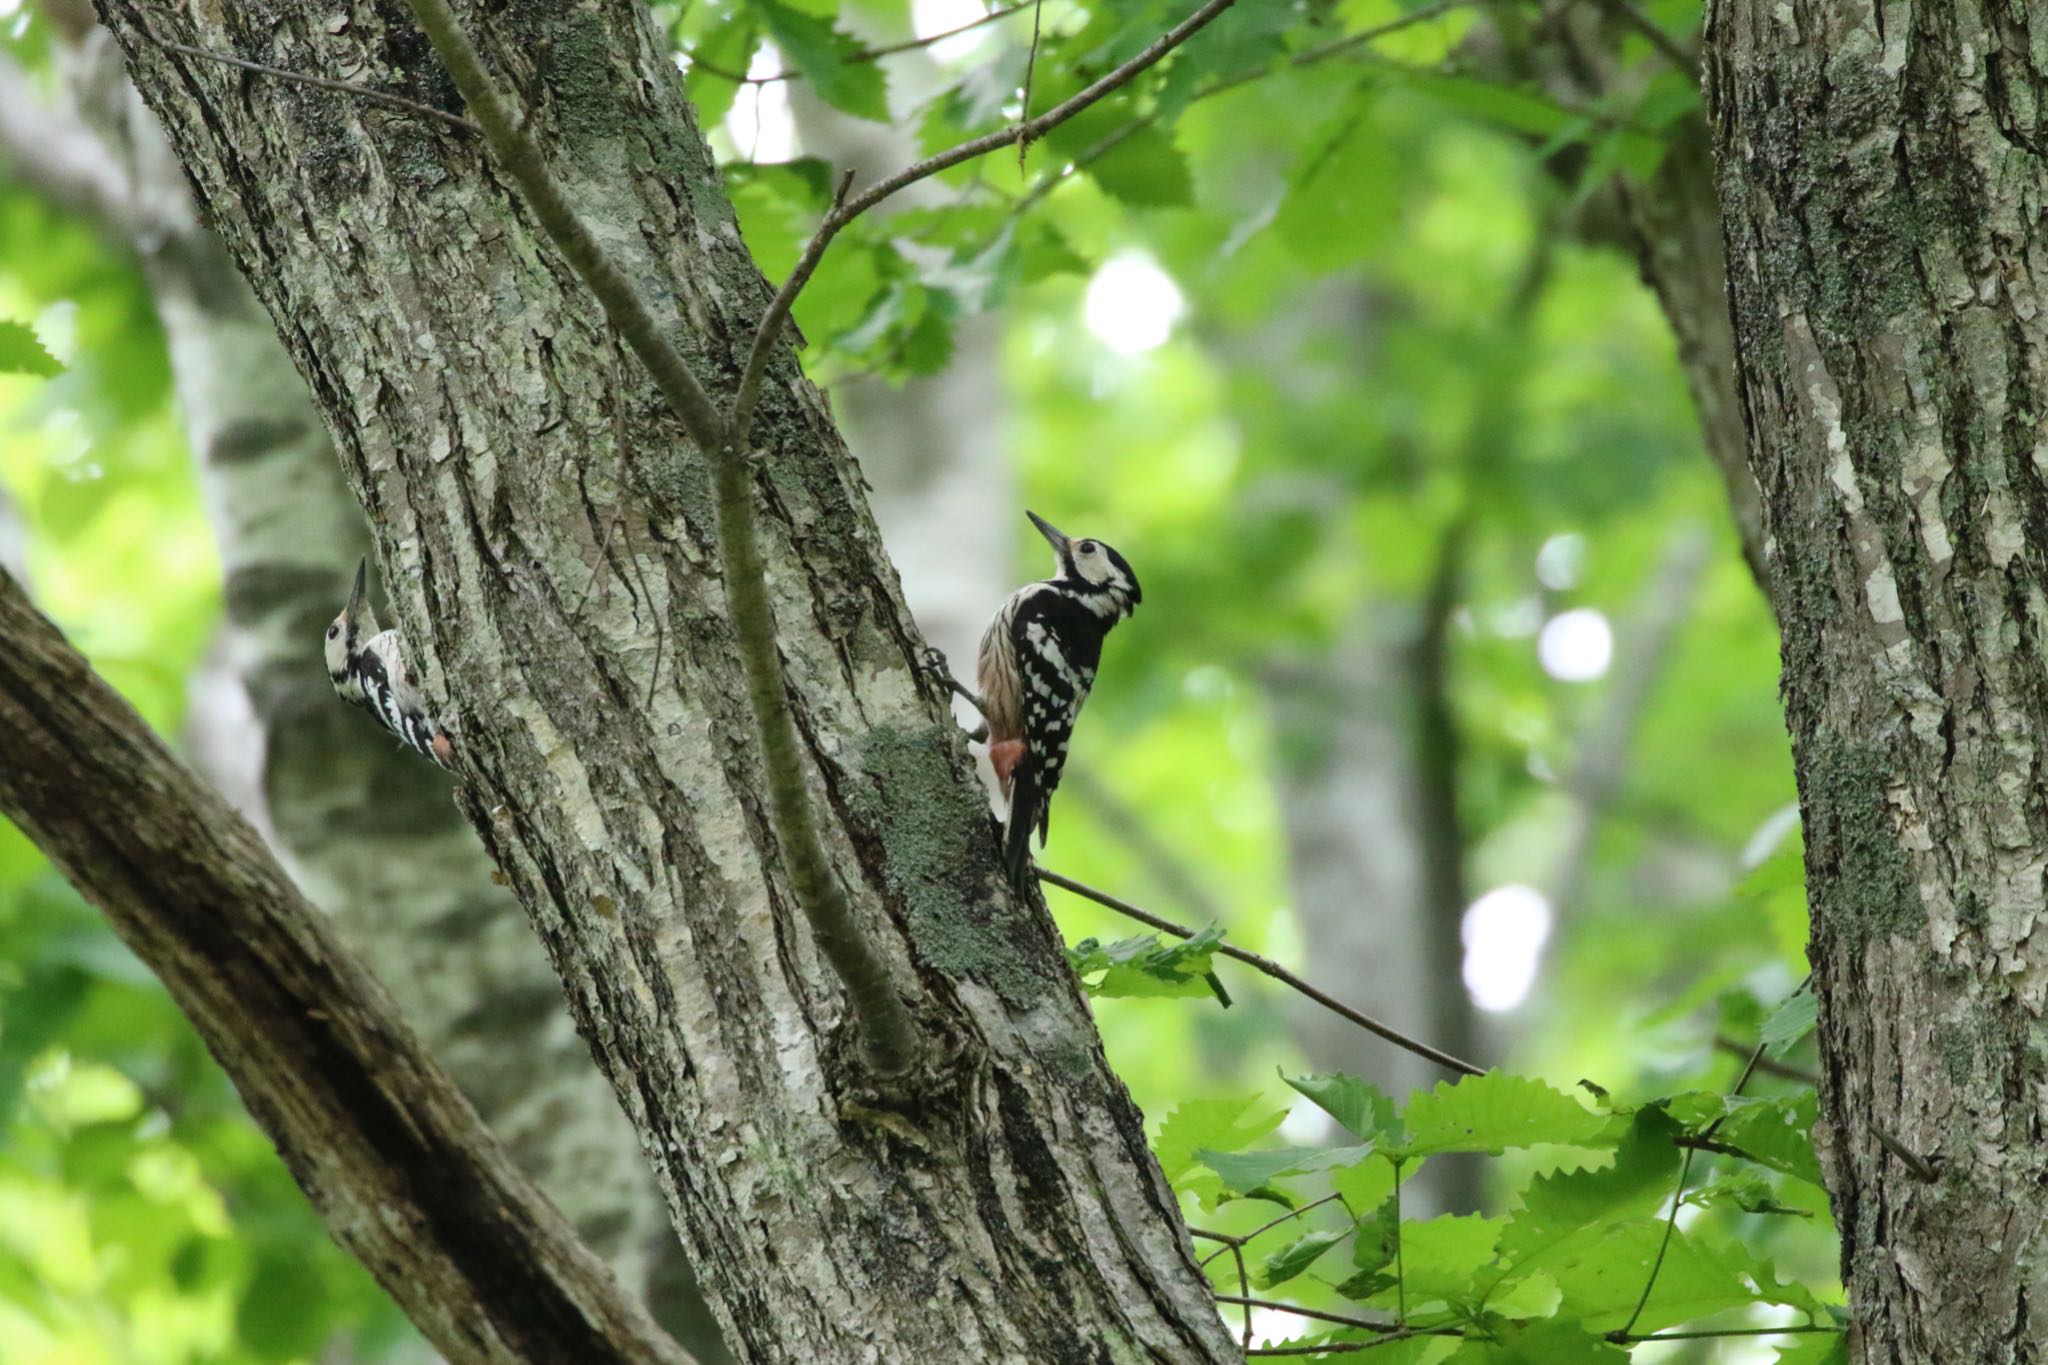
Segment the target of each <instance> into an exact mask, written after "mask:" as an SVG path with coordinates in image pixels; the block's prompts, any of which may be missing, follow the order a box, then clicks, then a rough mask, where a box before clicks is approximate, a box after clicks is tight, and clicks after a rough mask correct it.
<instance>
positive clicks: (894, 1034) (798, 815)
mask: <svg viewBox="0 0 2048 1365" xmlns="http://www.w3.org/2000/svg"><path fill="white" fill-rule="evenodd" d="M1223 2H1224V3H1228V0H1223ZM406 3H407V5H408V6H409V7H410V8H411V10H412V13H413V17H414V18H415V19H416V20H417V21H418V22H419V25H420V27H421V28H422V29H423V30H424V31H425V32H426V35H427V40H428V41H429V42H431V43H432V44H433V46H434V50H435V51H436V52H437V53H439V54H440V57H441V60H442V62H443V63H444V64H445V65H446V66H447V67H448V72H449V74H450V75H451V76H452V77H453V78H454V80H455V85H456V88H457V89H458V90H460V91H461V92H462V98H463V100H464V101H465V102H466V103H467V104H468V105H469V108H470V112H472V113H473V114H475V115H476V120H477V123H478V124H479V125H481V126H482V128H483V133H484V139H485V141H486V142H488V143H489V144H490V148H491V152H492V154H493V155H494V156H495V157H496V158H497V160H498V164H499V165H500V166H501V167H502V168H503V169H504V170H505V171H506V173H507V174H509V175H510V176H511V177H512V179H513V180H514V181H515V182H517V184H518V185H519V189H520V192H521V193H523V194H524V195H525V196H526V200H527V203H528V205H529V206H530V207H531V208H532V209H533V213H534V217H535V219H536V220H537V221H538V222H539V224H540V226H541V228H542V230H543V231H544V232H546V233H547V236H548V239H549V240H550V241H551V242H553V243H554V245H555V248H556V249H557V250H558V251H560V252H561V253H562V256H563V258H564V259H566V260H567V261H568V262H569V264H570V266H571V267H572V268H574V270H575V271H576V274H577V275H578V277H580V278H581V279H582V280H583V282H584V284H585V285H587V286H588V287H589V289H590V291H591V293H593V294H595V295H597V299H598V303H599V304H600V305H601V306H602V307H603V309H604V313H605V316H606V317H607V318H608V319H610V320H611V324H612V326H613V327H615V328H616V329H617V330H618V334H619V335H620V337H622V338H623V339H624V340H625V342H626V344H627V345H628V346H630V347H632V348H633V353H634V354H635V355H637V356H638V357H639V358H640V360H641V363H642V364H644V365H646V367H647V369H648V372H649V373H650V374H652V375H653V376H654V382H655V384H656V385H657V386H658V387H659V388H660V389H661V392H662V396H663V397H664V398H666V399H667V400H668V404H669V406H670V407H671V408H672V409H674V411H675V414H676V416H677V418H678V419H679V420H680V421H681V422H682V424H683V428H684V430H685V431H686V432H688V433H689V436H690V439H691V440H692V441H694V442H695V443H696V444H697V447H698V449H699V450H700V451H702V452H703V454H704V456H705V458H706V459H708V460H709V461H710V463H711V468H712V475H713V480H714V483H715V486H716V490H717V499H718V558H719V567H720V569H721V571H722V575H723V578H724V582H725V592H726V600H727V606H728V610H729V612H730V614H731V617H732V627H733V633H734V634H735V635H736V636H737V637H738V639H739V645H740V655H741V658H742V660H743V662H744V664H745V667H746V672H747V697H748V700H749V702H750V703H751V705H752V707H753V712H754V724H755V729H756V732H757V736H758V738H759V740H760V743H761V751H762V757H763V760H764V763H765V767H766V769H767V775H768V796H769V806H770V810H771V811H772V813H773V816H774V823H775V835H776V839H777V842H778V843H779V844H780V845H781V848H782V856H783V861H784V863H785V865H786V866H787V868H788V872H789V878H790V882H791V885H792V888H793V889H794V891H795V893H796V899H797V903H798V904H799V905H800V906H802V908H803V911H804V915H805V918H806V919H808V920H809V922H810V926H811V932H812V934H813V936H814V937H815V938H816V940H817V943H818V949H819V951H820V952H821V953H823V954H824V957H825V960H826V961H827V962H828V963H830V964H831V966H832V969H833V971H834V972H835V973H837V974H838V976H839V979H840V981H841V982H842V983H844V984H845V986H846V993H847V1000H848V1002H849V1004H850V1005H851V1007H852V1009H853V1012H854V1015H855V1017H856V1018H857V1019H858V1020H859V1023H860V1038H861V1046H862V1050H863V1052H864V1055H865V1056H866V1058H867V1062H868V1065H869V1066H870V1067H871V1068H873V1069H874V1070H875V1071H876V1072H877V1073H879V1074H881V1075H885V1076H886V1075H894V1074H896V1073H898V1072H901V1071H903V1070H905V1069H907V1068H908V1067H909V1065H910V1063H911V1060H912V1056H913V1054H914V1053H915V1051H916V1035H915V1032H914V1030H913V1028H912V1026H911V1022H910V1012H909V1010H908V1009H906V1008H905V1007H904V1004H903V1001H902V1000H901V998H899V997H898V996H897V994H896V988H895V984H894V982H893V981H892V980H891V979H890V976H889V969H888V966H887V964H886V963H884V962H883V961H882V959H881V957H880V955H879V954H877V953H876V952H875V950H874V946H873V945H872V944H870V943H869V942H868V941H867V939H866V938H865V937H864V936H863V935H862V934H861V932H860V927H859V925H858V924H857V923H856V922H855V920H854V916H853V908H852V906H851V905H850V904H848V902H847V899H846V894H845V892H844V891H843V890H842V889H841V887H840V885H839V880H838V878H837V877H836V876H835V875H834V874H833V870H832V866H831V861H830V859H829V858H828V857H827V856H826V853H825V846H824V844H823V842H822V841H821V840H820V839H819V837H818V832H817V826H816V824H815V823H814V820H813V817H812V814H811V800H810V792H809V790H808V788H807V786H806V784H805V780H804V765H803V760H802V756H801V753H800V746H799V743H798V740H797V733H796V721H795V719H794V718H793V717H792V716H791V715H790V711H789V696H788V690H787V684H786V682H785V681H784V678H783V673H782V656H781V652H780V650H779V649H778V647H777V645H776V628H775V612H774V606H773V604H772V603H771V602H770V600H769V597H768V582H767V576H766V573H765V571H764V569H763V567H762V562H761V552H760V546H759V542H758V540H757V538H756V532H755V526H754V505H753V488H752V481H753V480H752V470H751V467H750V466H749V465H748V463H747V462H746V460H745V458H744V456H745V450H746V443H745V433H744V430H743V425H744V424H743V423H741V422H739V421H737V420H729V419H728V418H726V417H725V416H722V415H721V414H720V413H719V411H718V409H717V408H716V406H715V405H714V404H713V403H712V401H711V397H710V395H709V394H707V393H706V392H705V391H704V389H703V386H702V385H700V384H698V382H697V379H696V376H695V375H693V374H691V373H690V368H689V365H688V363H687V362H686V361H685V360H684V359H683V356H682V352H680V351H678V350H677V349H676V348H675V346H674V345H673V344H672V343H671V342H670V341H669V339H668V337H667V336H666V335H664V334H663V332H662V330H661V327H660V325H659V324H658V323H657V322H656V321H655V320H654V315H653V314H652V313H651V312H650V311H649V310H648V307H647V304H646V302H645V301H644V300H642V299H641V297H640V296H639V294H638V292H636V291H635V290H634V288H633V285H632V283H631V282H630V281H628V280H627V279H626V277H625V274H624V273H623V272H622V271H620V269H619V268H618V266H617V265H616V264H614V263H613V261H612V260H611V258H610V257H609V256H607V255H606V254H605V253H604V250H603V248H601V247H600V246H598V244H597V240H596V239H595V238H594V237H592V236H591V235H590V230H589V229H588V228H587V227H585V226H584V225H583V220H582V219H581V218H579V217H578V216H577V214H576V211H575V209H574V208H572V207H571V206H570V204H569V200H568V196H567V195H566V194H565V193H564V192H563V190H562V187H561V186H560V184H558V183H557V182H556V180H555V178H554V177H553V175H552V174H550V173H549V171H548V168H547V163H546V160H545V159H544V158H543V157H542V155H541V151H540V147H539V145H538V144H536V143H535V142H534V140H533V137H532V135H531V134H530V133H529V132H528V131H527V129H526V125H525V122H524V121H523V120H521V119H519V118H517V117H515V116H514V114H513V112H512V109H511V106H510V105H508V104H507V103H506V101H505V98H504V96H503V94H502V93H501V92H500V91H499V90H498V86H497V82H496V81H494V80H493V79H492V78H491V76H490V74H489V73H488V72H487V71H485V70H484V64H483V58H482V56H480V55H479V54H478V52H477V50H476V47H475V45H474V44H472V43H471V42H470V41H469V36H468V35H467V34H466V33H464V32H463V31H462V26H461V24H460V23H458V22H457V20H456V18H455V14H454V11H452V10H451V9H450V8H449V7H448V3H447V0H406ZM757 349H758V347H757ZM751 363H752V360H751V358H750V360H749V364H750V365H751ZM755 386H756V389H757V390H758V387H759V377H758V376H756V377H755Z"/></svg>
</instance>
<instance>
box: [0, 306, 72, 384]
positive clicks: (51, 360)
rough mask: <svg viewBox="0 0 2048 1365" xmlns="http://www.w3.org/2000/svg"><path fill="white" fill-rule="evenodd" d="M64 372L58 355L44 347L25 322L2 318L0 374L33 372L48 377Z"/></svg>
mask: <svg viewBox="0 0 2048 1365" xmlns="http://www.w3.org/2000/svg"><path fill="white" fill-rule="evenodd" d="M62 373H64V367H63V366H62V365H60V364H58V363H57V357H55V356H53V355H51V354H50V353H49V352H48V351H46V350H44V349H43V343H42V342H40V341H38V340H37V339H36V334H35V329H34V328H32V327H30V326H29V325H28V324H27V323H25V322H9V321H5V320H0V374H33V375H39V376H41V377H42V378H45V379H48V378H50V377H52V376H53V375H60V374H62Z"/></svg>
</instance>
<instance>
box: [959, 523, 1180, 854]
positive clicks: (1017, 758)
mask: <svg viewBox="0 0 2048 1365" xmlns="http://www.w3.org/2000/svg"><path fill="white" fill-rule="evenodd" d="M1024 515H1025V516H1027V517H1029V518H1031V524H1032V525H1033V526H1036V527H1037V528H1038V533H1039V534H1040V535H1042V536H1044V537H1045V538H1046V540H1047V541H1048V542H1049V543H1050V544H1051V545H1052V549H1053V553H1054V554H1055V555H1056V556H1058V559H1059V572H1058V573H1057V574H1055V575H1054V576H1053V577H1051V578H1048V579H1046V580H1045V581H1043V582H1040V583H1026V584H1025V585H1024V586H1023V587H1021V588H1019V589H1017V591H1015V592H1014V593H1011V594H1010V597H1009V600H1008V601H1006V602H1004V603H1003V605H1002V609H1001V610H999V611H998V612H996V614H995V619H994V620H992V621H990V622H989V623H988V629H987V630H986V631H984V632H983V633H982V637H981V651H980V657H979V659H978V660H977V667H976V674H977V677H978V679H979V682H980V684H981V696H980V699H979V700H980V706H981V711H982V714H983V716H984V717H986V719H987V721H988V757H989V762H990V764H992V765H993V766H994V768H995V770H996V780H997V781H998V782H1000V783H1001V784H1002V788H1003V795H1004V796H1005V797H1007V798H1008V799H1009V802H1010V819H1009V823H1008V824H1007V825H1006V826H1005V827H1004V831H1003V862H1004V865H1005V866H1006V867H1007V868H1008V869H1009V873H1010V880H1011V881H1012V882H1013V883H1014V884H1016V885H1019V886H1021V885H1023V884H1024V880H1025V876H1026V871H1025V869H1026V867H1027V866H1028V865H1029V863H1030V861H1031V847H1030V846H1031V831H1032V829H1033V827H1034V826H1035V827H1036V828H1037V830H1038V842H1039V843H1040V845H1043V844H1044V843H1045V831H1046V824H1047V814H1048V810H1047V807H1048V806H1049V804H1050V803H1051V801H1052V794H1053V791H1054V790H1055V789H1056V788H1057V787H1058V786H1059V784H1060V770H1061V769H1062V768H1064V767H1065V766H1066V762H1067V741H1068V740H1069V739H1071V738H1072V737H1073V733H1074V721H1075V719H1076V718H1077V717H1079V716H1080V714H1081V704H1082V703H1083V702H1085V701H1087V700H1088V689H1089V688H1090V687H1092V686H1093V685H1094V683H1095V668H1096V665H1097V664H1098V663H1099V662H1100V661H1101V659H1102V640H1103V637H1104V636H1106V635H1108V634H1109V631H1110V628H1111V627H1112V626H1114V625H1115V624H1116V623H1117V622H1118V621H1121V620H1123V618H1124V617H1126V616H1129V615H1130V614H1131V612H1132V610H1133V609H1134V608H1135V607H1136V606H1137V605H1138V603H1139V602H1140V601H1142V600H1143V594H1142V593H1140V592H1139V590H1138V576H1137V575H1136V574H1135V573H1133V572H1131V566H1130V564H1129V563H1128V562H1126V561H1125V559H1124V557H1123V556H1122V555H1120V554H1118V553H1117V552H1116V551H1115V550H1112V549H1110V548H1109V546H1107V545H1105V544H1103V543H1102V542H1101V541H1099V540H1081V539H1075V538H1073V537H1071V536H1067V535H1063V534H1062V533H1061V532H1060V531H1059V530H1058V529H1056V528H1055V527H1054V526H1053V525H1052V524H1051V523H1050V522H1048V521H1046V520H1045V518H1043V517H1041V516H1039V515H1038V514H1037V513H1036V512H1028V511H1027V512H1026V513H1025V514H1024Z"/></svg>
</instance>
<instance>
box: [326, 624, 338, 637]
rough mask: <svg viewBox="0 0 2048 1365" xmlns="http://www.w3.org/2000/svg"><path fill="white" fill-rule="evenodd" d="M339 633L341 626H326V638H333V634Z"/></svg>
mask: <svg viewBox="0 0 2048 1365" xmlns="http://www.w3.org/2000/svg"><path fill="white" fill-rule="evenodd" d="M339 634H341V627H340V626H329V627H328V628H327V638H328V639H330V640H332V639H333V638H334V637H335V636H337V635H339Z"/></svg>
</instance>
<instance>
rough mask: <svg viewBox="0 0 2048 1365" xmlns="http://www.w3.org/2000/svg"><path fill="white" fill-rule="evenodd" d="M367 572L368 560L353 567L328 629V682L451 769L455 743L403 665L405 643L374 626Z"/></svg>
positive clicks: (410, 744) (393, 633)
mask: <svg viewBox="0 0 2048 1365" xmlns="http://www.w3.org/2000/svg"><path fill="white" fill-rule="evenodd" d="M369 571H370V561H369V560H368V559H367V558H365V559H364V560H363V561H362V562H361V563H359V564H357V565H356V581H355V586H354V587H353V588H351V589H349V594H348V605H346V606H344V607H343V608H342V609H341V615H339V616H337V617H335V618H334V621H333V624H331V625H329V626H328V627H327V639H326V642H325V644H324V650H325V653H326V655H327V680H328V681H329V682H331V683H333V684H334V690H335V692H336V693H337V694H338V695H339V696H340V697H341V699H342V700H343V701H345V702H349V703H351V704H352V705H355V706H360V707H362V708H363V709H364V710H365V711H368V712H369V713H370V714H371V715H373V716H375V717H376V718H377V723H378V724H380V725H382V726H383V727H384V728H385V729H387V730H389V731H390V732H391V733H392V734H394V735H396V736H398V738H399V739H400V740H401V741H402V742H403V743H404V744H405V746H406V747H407V748H409V749H413V750H415V751H417V752H418V753H421V754H424V755H425V756H426V757H428V758H430V759H432V760H433V761H434V762H435V763H437V764H439V765H440V766H441V767H443V768H448V769H451V770H452V769H453V767H454V763H455V745H454V743H453V741H451V740H450V739H449V738H448V733H447V731H446V730H445V729H443V728H442V726H441V725H440V723H439V722H438V721H436V720H435V719H434V717H433V714H432V712H431V710H430V709H429V708H428V705H427V699H426V697H425V696H424V695H423V694H422V693H421V692H420V690H419V688H418V687H417V686H416V685H415V684H414V682H413V680H412V673H411V671H410V670H409V669H408V668H407V667H406V663H405V645H404V643H403V642H402V641H401V640H400V639H399V638H398V632H397V631H396V630H385V631H380V630H378V629H377V617H376V614H375V613H374V612H372V611H371V610H370V602H369V598H368V596H367V594H366V592H365V586H366V584H367V582H368V578H369Z"/></svg>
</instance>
